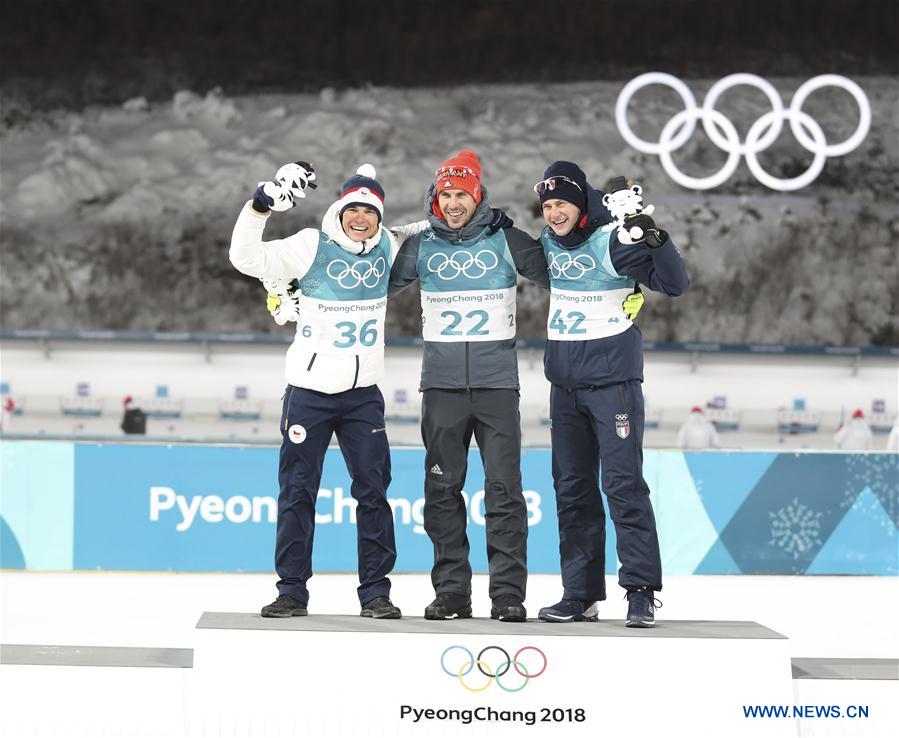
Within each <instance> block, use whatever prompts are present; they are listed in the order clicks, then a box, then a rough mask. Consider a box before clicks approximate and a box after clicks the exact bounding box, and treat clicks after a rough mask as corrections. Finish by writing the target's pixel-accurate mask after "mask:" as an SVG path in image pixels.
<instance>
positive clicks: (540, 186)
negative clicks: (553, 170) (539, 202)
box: [534, 174, 583, 197]
mask: <svg viewBox="0 0 899 738" xmlns="http://www.w3.org/2000/svg"><path fill="white" fill-rule="evenodd" d="M559 182H568V183H569V184H573V185H574V186H575V187H577V188H578V189H579V190H581V192H583V190H582V189H581V186H580V185H579V184H578V183H577V182H575V181H574V180H573V179H570V178H569V177H565V176H563V175H561V174H557V175H556V176H555V177H548V178H547V179H544V180H541V181H540V182H538V183H537V184H535V185H534V192H536V193H537V196H538V197H543V193H545V192H552V191H553V190H555V189H556V186H557V185H558V184H559Z"/></svg>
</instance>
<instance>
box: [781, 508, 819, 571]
mask: <svg viewBox="0 0 899 738" xmlns="http://www.w3.org/2000/svg"><path fill="white" fill-rule="evenodd" d="M821 515H822V513H820V512H814V511H813V510H811V509H810V508H808V507H806V506H805V505H803V504H801V503H800V502H799V499H798V498H796V497H794V498H793V501H792V502H791V503H790V504H788V505H785V506H784V507H782V508H780V510H778V511H777V512H769V513H768V516H769V517H770V518H771V540H770V541H768V544H769V545H774V546H777V547H778V548H781V549H783V550H784V551H785V552H786V553H788V554H792V555H793V559H794V560H795V559H798V558H799V557H800V556H801V555H802V554H803V553H805V552H806V551H808V550H809V549H811V548H812V547H813V546H820V545H821Z"/></svg>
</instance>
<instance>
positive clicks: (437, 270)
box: [428, 249, 499, 281]
mask: <svg viewBox="0 0 899 738" xmlns="http://www.w3.org/2000/svg"><path fill="white" fill-rule="evenodd" d="M498 265H499V257H498V256H497V255H496V254H495V253H494V252H492V251H489V250H488V249H482V250H481V251H478V252H477V253H476V254H472V253H471V252H470V251H454V252H453V253H452V254H450V255H449V256H447V255H446V254H442V253H440V252H439V251H438V252H437V253H436V254H431V257H430V258H429V259H428V269H429V270H430V271H432V272H434V274H436V275H437V276H438V277H439V278H440V279H443V280H447V281H448V280H450V279H455V278H456V277H458V276H459V275H460V274H462V275H464V276H466V277H468V278H469V279H477V278H479V277H483V276H484V275H485V274H487V272H488V271H490V270H491V269H494V268H495V267H497V266H498Z"/></svg>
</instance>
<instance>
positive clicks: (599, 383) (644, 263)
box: [543, 188, 690, 389]
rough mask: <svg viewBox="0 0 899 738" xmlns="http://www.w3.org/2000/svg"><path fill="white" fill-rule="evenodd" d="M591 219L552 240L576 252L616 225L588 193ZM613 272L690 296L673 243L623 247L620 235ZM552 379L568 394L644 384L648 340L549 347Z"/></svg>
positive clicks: (546, 360) (626, 335)
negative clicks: (600, 230) (569, 391)
mask: <svg viewBox="0 0 899 738" xmlns="http://www.w3.org/2000/svg"><path fill="white" fill-rule="evenodd" d="M587 207H588V217H587V224H586V225H585V227H584V228H583V229H576V230H575V231H573V232H572V233H570V234H568V235H567V236H563V237H562V238H555V237H554V236H553V235H552V232H551V231H549V230H548V229H547V231H545V233H547V232H548V233H549V235H550V237H551V238H553V240H554V241H555V242H556V243H557V244H558V245H559V246H561V247H562V248H567V249H576V248H578V247H579V246H580V245H581V244H583V243H584V241H586V240H587V238H589V237H590V235H592V234H593V232H594V231H595V230H596V229H597V228H600V227H601V226H602V225H604V224H605V223H609V222H611V220H612V218H611V215H610V214H609V211H608V210H607V209H606V208H605V206H604V205H603V204H602V193H601V192H598V191H596V190H593V189H592V188H588V205H587ZM609 253H610V256H611V260H612V266H613V267H614V268H615V270H616V271H617V272H618V274H620V275H622V276H627V277H631V278H633V279H634V280H636V281H637V282H638V283H639V284H641V285H645V286H646V287H648V288H649V289H651V290H653V291H655V292H661V293H663V294H666V295H670V296H671V297H677V296H678V295H682V294H684V292H686V291H687V288H688V287H689V284H690V279H689V277H688V275H687V270H686V267H685V266H684V262H683V259H681V256H680V252H678V250H677V249H676V248H675V246H674V243H673V242H672V241H671V239H670V238H668V237H667V234H666V239H665V241H664V242H663V243H662V245H661V246H659V247H658V248H656V249H651V248H649V247H648V246H647V245H646V244H645V243H643V242H638V243H635V244H622V243H620V242H619V241H618V238H617V235H616V233H614V232H613V233H612V236H611V239H610V243H609ZM543 370H544V373H545V375H546V378H547V379H548V380H549V381H550V382H552V383H553V384H554V385H557V386H559V387H561V388H563V389H578V388H585V387H605V386H607V385H610V384H618V383H619V382H626V381H629V380H633V379H636V380H639V381H641V382H642V381H643V337H642V335H641V334H640V330H639V328H637V326H636V325H631V327H630V328H628V329H627V330H626V331H624V332H623V333H619V334H617V335H615V336H609V337H608V338H597V339H593V340H589V341H551V340H548V341H547V342H546V350H545V352H544V354H543Z"/></svg>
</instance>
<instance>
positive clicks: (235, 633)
mask: <svg viewBox="0 0 899 738" xmlns="http://www.w3.org/2000/svg"><path fill="white" fill-rule="evenodd" d="M787 644H788V641H787V639H786V638H785V637H784V636H782V635H780V634H778V633H775V632H774V631H772V630H770V629H768V628H765V627H764V626H761V625H759V624H758V623H755V622H718V621H662V622H660V623H659V624H658V626H657V627H656V628H654V629H629V628H625V627H624V624H623V622H622V621H601V622H599V623H570V624H549V623H542V622H539V621H530V622H527V623H500V622H497V621H491V620H485V619H479V618H473V619H470V620H451V621H427V620H424V619H423V618H417V617H408V618H403V619H402V620H392V621H375V620H370V619H366V618H360V617H358V616H346V615H318V616H315V615H312V616H308V617H301V618H289V619H266V618H262V617H260V616H258V615H250V614H243V613H218V612H207V613H204V614H203V616H202V617H201V618H200V620H199V622H198V623H197V630H196V638H195V649H194V682H193V694H192V699H191V701H190V704H191V705H192V708H191V715H190V721H189V730H190V734H191V735H193V736H207V735H253V736H286V735H309V736H321V737H323V738H324V737H330V736H413V735H414V736H479V735H490V736H506V735H509V736H511V735H515V736H521V735H528V736H530V735H533V736H558V735H565V736H578V735H584V736H586V735H594V736H595V735H597V734H598V733H600V732H602V733H605V734H607V735H630V734H631V733H633V732H635V731H636V732H644V730H650V731H651V732H652V733H654V734H660V735H680V734H689V735H691V736H722V735H728V736H732V735H746V736H748V735H760V736H761V735H764V736H779V735H783V736H795V735H797V726H796V722H795V721H793V720H753V719H747V718H745V717H744V712H743V705H758V704H760V705H770V704H784V705H786V704H790V703H791V702H792V701H793V687H792V674H791V663H790V657H789V653H788V649H787Z"/></svg>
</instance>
